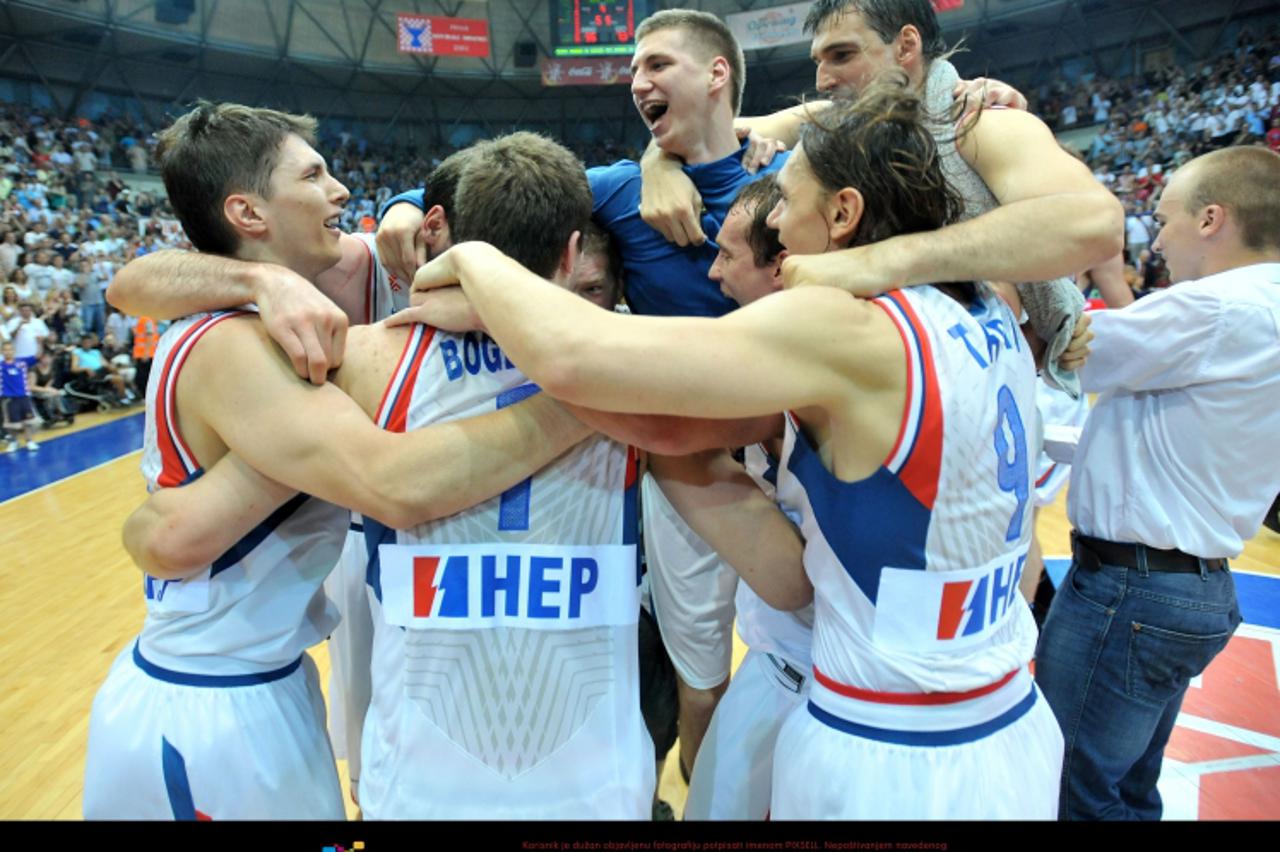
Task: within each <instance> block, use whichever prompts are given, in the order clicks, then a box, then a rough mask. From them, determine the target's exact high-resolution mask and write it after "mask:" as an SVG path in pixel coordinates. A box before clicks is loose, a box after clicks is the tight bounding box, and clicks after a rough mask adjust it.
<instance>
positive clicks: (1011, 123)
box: [782, 110, 1124, 295]
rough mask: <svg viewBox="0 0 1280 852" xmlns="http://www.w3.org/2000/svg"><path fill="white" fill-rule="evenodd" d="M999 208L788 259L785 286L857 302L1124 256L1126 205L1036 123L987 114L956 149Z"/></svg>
mask: <svg viewBox="0 0 1280 852" xmlns="http://www.w3.org/2000/svg"><path fill="white" fill-rule="evenodd" d="M958 147H959V150H960V154H961V156H962V157H964V159H965V160H966V162H968V163H969V164H970V165H972V166H973V168H974V169H975V170H976V171H977V172H978V174H979V175H980V176H981V177H982V179H983V180H984V181H985V182H986V184H987V186H988V187H989V188H990V190H991V192H992V194H994V195H995V197H996V199H997V200H999V202H1000V207H998V208H996V209H995V210H992V211H989V212H987V213H984V214H983V215H981V216H978V217H976V218H973V219H970V220H968V221H966V222H960V223H957V224H955V225H950V226H948V227H945V228H942V229H940V230H938V231H930V232H928V233H919V234H907V235H903V236H898V237H893V238H891V239H888V240H884V241H882V242H878V243H873V244H871V245H866V246H859V247H856V248H851V249H845V250H843V251H839V252H831V253H828V254H825V255H811V256H807V257H800V256H796V255H792V256H791V257H788V258H787V259H786V260H785V261H783V267H782V268H783V279H784V281H785V282H786V284H787V286H795V285H797V284H827V285H835V286H841V287H843V288H844V289H846V290H850V291H851V292H854V293H856V294H858V295H873V294H875V293H879V292H884V291H885V290H891V289H894V288H897V287H905V286H910V285H913V284H927V283H930V282H935V281H966V280H973V281H978V280H987V281H1014V282H1023V281H1045V280H1048V279H1051V278H1056V277H1058V276H1063V275H1073V274H1075V273H1076V272H1078V271H1079V270H1080V269H1083V268H1087V267H1089V266H1092V265H1094V264H1096V263H1101V262H1102V261H1105V260H1107V259H1108V258H1110V257H1112V256H1114V255H1116V254H1117V253H1119V251H1120V250H1121V248H1122V247H1123V243H1124V229H1123V225H1124V214H1123V210H1122V208H1121V206H1120V202H1119V201H1118V200H1116V198H1115V196H1113V195H1112V194H1111V193H1110V192H1108V191H1107V190H1106V188H1105V187H1103V186H1102V185H1101V184H1100V183H1098V181H1097V180H1095V179H1094V177H1093V175H1091V174H1090V173H1089V170H1088V169H1087V168H1086V167H1085V166H1084V164H1083V163H1081V162H1079V161H1078V160H1075V159H1074V158H1073V157H1071V156H1070V155H1069V154H1067V153H1065V152H1063V151H1062V150H1061V149H1060V148H1059V147H1058V144H1057V142H1056V141H1055V140H1054V138H1053V134H1052V133H1051V132H1050V131H1049V129H1048V128H1047V127H1045V126H1044V124H1043V123H1042V122H1041V121H1040V120H1039V119H1037V118H1035V117H1034V116H1032V115H1029V114H1028V113H1025V112H1018V111H1016V110H985V111H983V112H982V113H980V114H979V117H978V118H977V120H976V122H975V123H974V125H973V127H972V129H971V130H970V132H969V133H967V134H966V135H965V136H964V137H962V139H961V140H960V141H959V143H958Z"/></svg>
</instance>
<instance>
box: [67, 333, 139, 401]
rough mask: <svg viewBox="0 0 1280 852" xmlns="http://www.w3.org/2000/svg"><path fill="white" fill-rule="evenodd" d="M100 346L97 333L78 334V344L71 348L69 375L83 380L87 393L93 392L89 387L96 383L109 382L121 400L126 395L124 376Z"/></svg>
mask: <svg viewBox="0 0 1280 852" xmlns="http://www.w3.org/2000/svg"><path fill="white" fill-rule="evenodd" d="M108 334H110V332H108ZM100 346H101V345H100V344H99V342H98V335H96V334H93V333H92V332H89V333H86V334H82V335H81V336H80V345H79V346H77V347H76V348H75V349H72V350H71V377H72V378H73V379H81V380H83V381H84V382H85V388H86V390H85V392H86V393H87V394H88V393H92V392H93V391H92V390H91V388H92V387H93V386H94V385H95V384H96V383H98V382H101V381H107V382H110V384H111V387H112V388H113V389H114V390H115V392H116V398H117V399H120V400H123V399H124V398H125V397H126V395H127V388H126V387H125V382H124V377H123V376H121V375H120V374H119V372H118V371H117V370H116V367H115V365H113V364H112V363H111V362H110V361H108V360H107V358H106V356H105V354H104V353H103V352H102V349H101V348H100Z"/></svg>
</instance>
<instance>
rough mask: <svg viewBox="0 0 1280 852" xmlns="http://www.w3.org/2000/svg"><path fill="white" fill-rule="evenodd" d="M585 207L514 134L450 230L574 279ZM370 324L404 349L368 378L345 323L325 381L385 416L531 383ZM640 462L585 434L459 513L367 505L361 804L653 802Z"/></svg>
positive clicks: (588, 808)
mask: <svg viewBox="0 0 1280 852" xmlns="http://www.w3.org/2000/svg"><path fill="white" fill-rule="evenodd" d="M513 202H514V203H513ZM589 216H590V192H589V188H588V184H587V182H586V178H585V176H584V174H583V172H582V168H581V164H580V163H579V162H578V161H577V160H576V158H574V157H573V155H572V154H570V153H569V152H568V151H566V150H565V149H564V148H562V147H561V146H559V145H557V144H555V143H553V142H551V141H549V140H547V139H544V138H542V137H538V136H536V135H533V134H528V133H517V134H512V135H511V136H508V137H503V138H500V139H497V140H494V141H492V142H485V143H480V144H478V145H477V146H476V147H475V149H474V150H473V152H472V153H471V154H470V155H469V157H468V160H467V163H466V165H465V167H464V171H463V174H462V177H461V180H460V182H459V186H458V192H457V197H456V199H455V209H454V211H452V213H451V216H450V228H451V236H452V238H453V239H455V240H467V239H470V238H479V237H484V238H487V239H490V240H493V241H494V242H495V243H497V244H499V245H504V246H506V247H507V248H508V249H509V250H510V251H512V252H513V253H514V254H517V255H520V256H522V257H523V258H524V259H525V260H526V262H527V263H529V264H530V266H531V267H533V268H534V269H536V270H537V271H539V272H541V273H542V274H543V275H546V276H548V277H550V278H552V279H553V280H555V281H556V282H557V284H558V285H559V286H566V285H568V284H569V282H570V281H571V278H572V273H573V271H574V267H575V265H576V264H575V261H576V259H577V258H576V254H577V248H576V246H577V241H578V239H579V232H580V229H581V228H582V227H584V226H585V225H586V223H587V221H588V218H589ZM559 286H557V287H556V288H554V289H555V290H556V292H558V293H560V292H566V293H567V292H569V291H568V290H560V289H559ZM570 298H574V297H573V296H570ZM574 301H575V302H576V303H578V304H580V305H582V306H583V307H584V308H586V309H587V310H589V311H591V312H592V313H598V314H602V315H606V316H607V315H608V314H606V313H605V312H603V311H598V310H596V308H595V307H588V306H586V305H584V304H582V301H581V300H579V299H577V298H574ZM624 321H625V320H624ZM374 333H376V334H380V335H382V336H384V337H392V339H394V336H396V335H398V336H399V338H400V340H401V342H402V346H403V348H404V351H405V353H406V355H405V357H404V358H403V359H402V363H403V364H405V365H407V366H405V367H403V368H402V369H400V370H397V372H396V373H395V374H394V375H393V376H390V377H387V382H386V383H385V390H381V389H377V390H379V391H380V392H378V393H372V394H371V393H369V392H368V389H367V388H366V387H365V383H364V381H363V380H362V378H361V376H362V372H363V369H364V368H363V366H362V365H363V363H364V361H365V357H366V356H365V353H364V352H363V351H362V346H361V345H358V342H359V341H361V340H363V338H364V336H358V337H357V336H353V337H352V338H351V346H350V347H349V349H348V353H347V357H346V360H345V362H344V365H343V367H342V369H340V370H339V371H338V373H337V374H336V377H335V380H336V381H337V382H338V383H339V384H340V385H342V386H343V387H345V388H347V389H349V390H350V391H351V392H352V393H353V395H355V397H356V398H357V399H358V400H361V399H362V400H364V404H367V405H376V404H377V400H379V399H381V400H384V402H383V407H382V409H381V411H380V412H379V415H378V418H379V421H380V422H386V421H388V419H389V418H390V417H392V416H393V415H390V414H388V408H389V407H390V402H389V401H390V400H398V403H397V405H398V407H399V408H400V409H401V410H402V411H404V412H405V416H404V425H405V427H406V428H414V427H419V426H422V425H426V424H428V423H432V422H436V421H438V420H439V419H441V418H451V417H455V416H457V415H458V414H460V413H463V412H466V411H468V410H471V409H474V408H487V407H489V406H492V405H494V404H495V402H496V404H497V405H499V406H501V405H503V404H505V403H506V402H507V401H509V400H512V399H518V398H520V397H521V396H523V395H525V394H526V393H529V392H531V391H532V390H533V388H531V387H530V386H529V385H528V384H527V383H526V382H527V380H526V379H525V378H524V376H523V375H522V374H521V373H520V372H519V371H517V370H516V369H514V368H513V366H512V364H511V362H510V361H509V360H508V359H507V358H506V356H505V355H504V354H503V353H502V352H501V350H499V349H498V348H497V347H496V346H495V345H494V344H493V343H492V341H490V340H488V339H487V338H482V337H478V336H476V335H474V334H463V335H453V334H448V333H446V332H443V331H438V330H434V329H432V328H430V327H426V326H421V325H418V326H405V327H395V328H380V329H375V330H374ZM475 347H478V348H476V349H475V351H476V353H477V354H476V355H475V356H474V360H473V356H471V355H469V354H468V353H469V352H471V351H472V350H473V348H475ZM451 353H452V354H451ZM473 363H474V365H475V367H474V369H473V366H472V365H473ZM633 463H634V456H632V455H631V454H629V453H628V450H627V448H626V447H625V446H624V445H621V444H618V443H616V442H613V441H610V440H608V439H606V438H603V437H601V438H595V439H590V440H588V441H587V442H585V443H583V444H582V445H581V446H580V447H578V448H577V449H575V450H572V451H570V452H569V453H568V454H566V455H565V456H564V457H563V458H561V459H559V460H558V461H557V462H555V463H554V464H553V465H551V466H550V467H548V468H547V469H545V470H544V471H542V472H540V473H539V474H537V475H536V476H534V477H533V478H532V480H531V481H529V482H528V483H527V484H522V485H521V486H520V487H518V488H515V489H512V490H510V491H508V492H507V493H506V494H504V495H503V496H502V497H501V498H497V499H494V500H491V501H489V502H488V503H486V504H483V505H481V506H478V507H476V508H475V509H473V510H471V511H468V512H464V513H461V514H459V515H457V516H455V517H453V518H449V519H444V520H441V521H438V522H433V523H431V524H427V525H423V526H420V527H416V528H413V529H407V530H400V531H396V530H393V529H390V528H387V527H385V526H382V525H377V524H373V523H371V522H366V528H365V536H366V539H367V541H368V544H369V548H370V557H371V559H370V567H369V574H368V577H369V585H370V589H371V593H372V596H373V599H374V603H373V612H374V624H375V632H374V655H373V659H374V663H373V687H374V688H373V701H372V704H371V706H370V709H369V714H368V717H367V719H366V723H365V733H364V742H363V746H362V752H363V754H362V757H363V762H364V767H363V776H362V781H361V804H362V807H363V809H364V812H365V814H366V816H368V817H369V818H373V819H379V818H396V819H403V818H450V819H481V818H484V819H495V818H496V819H568V818H577V819H587V818H629V819H639V818H644V817H646V816H647V815H648V814H649V813H650V805H651V797H652V791H653V776H652V773H653V762H652V754H653V752H652V748H653V746H652V742H651V741H650V740H649V738H648V736H647V733H646V731H645V728H644V723H643V721H642V719H641V717H640V710H639V701H638V695H637V686H638V673H637V663H636V659H637V658H636V653H637V652H636V645H635V642H636V617H637V613H638V611H639V598H638V579H639V578H638V575H637V566H636V563H635V552H634V544H635V539H634V534H635V530H634V526H633V524H634V520H635V515H634V511H635V500H636V496H637V495H636V494H635V484H636V473H635V470H634V467H633ZM775 538H778V539H780V540H782V539H783V537H782V536H775ZM375 548H376V549H375ZM796 552H797V553H798V550H797V551H796Z"/></svg>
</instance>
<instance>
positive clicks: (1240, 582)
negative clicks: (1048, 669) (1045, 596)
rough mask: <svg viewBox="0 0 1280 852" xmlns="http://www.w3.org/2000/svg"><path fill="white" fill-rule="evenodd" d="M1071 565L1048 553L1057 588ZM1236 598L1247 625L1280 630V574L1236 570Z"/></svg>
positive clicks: (1046, 562)
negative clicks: (1248, 572) (1246, 572)
mask: <svg viewBox="0 0 1280 852" xmlns="http://www.w3.org/2000/svg"><path fill="white" fill-rule="evenodd" d="M1070 568H1071V560H1070V559H1069V558H1067V557H1065V556H1059V557H1054V556H1046V557H1045V560H1044V570H1045V571H1046V572H1047V573H1048V575H1049V579H1050V580H1052V581H1053V586H1054V588H1055V589H1056V588H1057V587H1058V586H1059V585H1061V584H1062V579H1063V578H1064V577H1066V576H1067V571H1068V569H1070ZM1233 576H1234V577H1235V581H1236V598H1237V600H1239V601H1240V615H1241V616H1243V617H1244V623H1245V624H1254V625H1257V626H1258V627H1270V628H1272V629H1273V630H1280V577H1270V576H1267V575H1265V574H1244V573H1241V572H1240V571H1236V572H1234V574H1233Z"/></svg>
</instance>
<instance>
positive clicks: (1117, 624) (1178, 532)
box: [1036, 148, 1280, 819]
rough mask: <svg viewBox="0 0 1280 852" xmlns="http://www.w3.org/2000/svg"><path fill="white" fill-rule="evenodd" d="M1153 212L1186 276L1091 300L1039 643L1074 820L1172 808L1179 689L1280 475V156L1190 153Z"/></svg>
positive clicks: (1176, 269)
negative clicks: (1167, 776)
mask: <svg viewBox="0 0 1280 852" xmlns="http://www.w3.org/2000/svg"><path fill="white" fill-rule="evenodd" d="M1156 220H1157V221H1158V223H1159V225H1160V229H1161V230H1160V234H1159V236H1158V238H1157V239H1156V241H1155V244H1154V248H1155V250H1156V251H1158V252H1160V253H1161V254H1162V255H1164V258H1165V262H1166V263H1167V264H1168V267H1169V273H1170V275H1171V277H1172V279H1173V281H1175V282H1186V283H1181V284H1178V286H1176V287H1172V288H1170V289H1169V290H1167V291H1165V292H1163V293H1159V294H1157V295H1153V296H1150V297H1148V298H1146V299H1142V300H1140V301H1138V302H1137V303H1135V304H1133V305H1131V306H1130V307H1127V308H1125V309H1123V310H1118V311H1101V312H1098V313H1097V314H1095V315H1094V320H1093V330H1094V332H1095V333H1096V335H1097V336H1096V339H1095V340H1094V343H1093V353H1092V356H1091V357H1090V359H1089V361H1088V363H1086V365H1085V366H1084V369H1083V371H1082V373H1081V378H1082V380H1083V383H1084V389H1085V390H1086V391H1090V392H1097V393H1099V394H1100V396H1099V398H1098V402H1097V404H1096V405H1095V406H1094V408H1093V411H1092V413H1091V415H1090V417H1089V421H1088V423H1087V425H1086V426H1085V428H1084V434H1083V435H1082V437H1081V440H1080V446H1079V448H1078V449H1077V451H1076V456H1075V461H1074V465H1073V467H1074V473H1073V476H1072V478H1073V482H1072V486H1071V494H1070V497H1069V499H1068V503H1067V512H1068V515H1069V517H1070V519H1071V523H1072V526H1073V527H1074V528H1075V531H1074V532H1073V534H1072V551H1073V559H1072V566H1071V572H1070V574H1069V575H1068V576H1067V579H1066V580H1065V581H1064V583H1063V586H1062V589H1061V590H1060V592H1059V594H1058V596H1057V598H1056V600H1055V601H1054V604H1053V608H1052V609H1051V610H1050V612H1049V617H1048V620H1047V621H1046V622H1045V626H1044V632H1043V633H1042V634H1041V636H1040V645H1039V648H1038V649H1037V653H1036V680H1037V682H1038V683H1039V684H1040V688H1041V689H1042V690H1043V691H1044V694H1045V697H1046V698H1047V699H1048V700H1049V703H1050V706H1052V707H1053V710H1054V712H1055V713H1056V714H1057V716H1058V721H1059V723H1060V724H1061V725H1062V730H1063V733H1064V735H1065V738H1066V760H1065V762H1064V764H1063V788H1062V804H1061V809H1060V814H1061V816H1062V817H1063V818H1065V819H1159V817H1160V814H1161V802H1160V795H1159V793H1158V792H1157V791H1156V781H1157V779H1158V778H1159V776H1160V766H1161V759H1162V757H1163V754H1164V748H1165V745H1166V743H1167V742H1168V740H1169V735H1170V733H1171V732H1172V730H1173V725H1174V721H1175V719H1176V718H1177V715H1178V709H1179V707H1181V705H1182V698H1183V695H1184V694H1185V693H1186V690H1187V686H1188V684H1189V682H1190V680H1191V678H1193V677H1195V676H1197V675H1199V674H1200V673H1201V672H1202V671H1203V670H1204V668H1205V667H1206V666H1207V665H1208V664H1209V662H1210V661H1211V660H1212V659H1213V658H1214V656H1216V655H1217V654H1218V652H1219V651H1221V650H1222V649H1223V648H1224V647H1225V646H1226V644H1227V641H1228V639H1230V637H1231V634H1232V632H1233V631H1234V630H1235V628H1236V626H1237V625H1238V624H1239V623H1240V611H1239V607H1238V606H1237V603H1236V591H1235V584H1234V582H1233V580H1232V577H1231V572H1230V570H1229V569H1228V567H1227V560H1228V559H1230V558H1232V557H1235V556H1237V555H1238V554H1239V553H1240V552H1241V550H1242V549H1243V548H1244V542H1245V541H1247V540H1248V539H1250V538H1252V537H1253V536H1254V535H1255V534H1256V533H1257V531H1258V527H1259V525H1260V524H1261V523H1262V520H1263V517H1264V516H1265V514H1266V512H1267V510H1268V507H1269V506H1270V505H1271V501H1272V498H1274V497H1275V495H1276V492H1277V491H1278V490H1280V454H1277V453H1275V452H1273V451H1271V449H1272V446H1273V444H1274V441H1275V436H1276V435H1277V434H1280V406H1278V405H1277V404H1276V400H1277V399H1280V155H1276V154H1274V153H1272V152H1270V151H1267V150H1265V149H1262V148H1228V149H1223V150H1221V151H1215V152H1213V153H1211V154H1207V155H1205V156H1203V157H1199V158H1197V159H1195V160H1192V161H1191V162H1189V163H1187V165H1186V166H1184V167H1183V168H1181V169H1179V170H1178V172H1177V173H1176V174H1175V175H1174V177H1173V178H1172V180H1171V181H1170V182H1169V184H1168V186H1167V187H1166V189H1165V191H1164V194H1163V196H1162V197H1161V199H1160V204H1159V206H1158V207H1157V208H1156Z"/></svg>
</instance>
